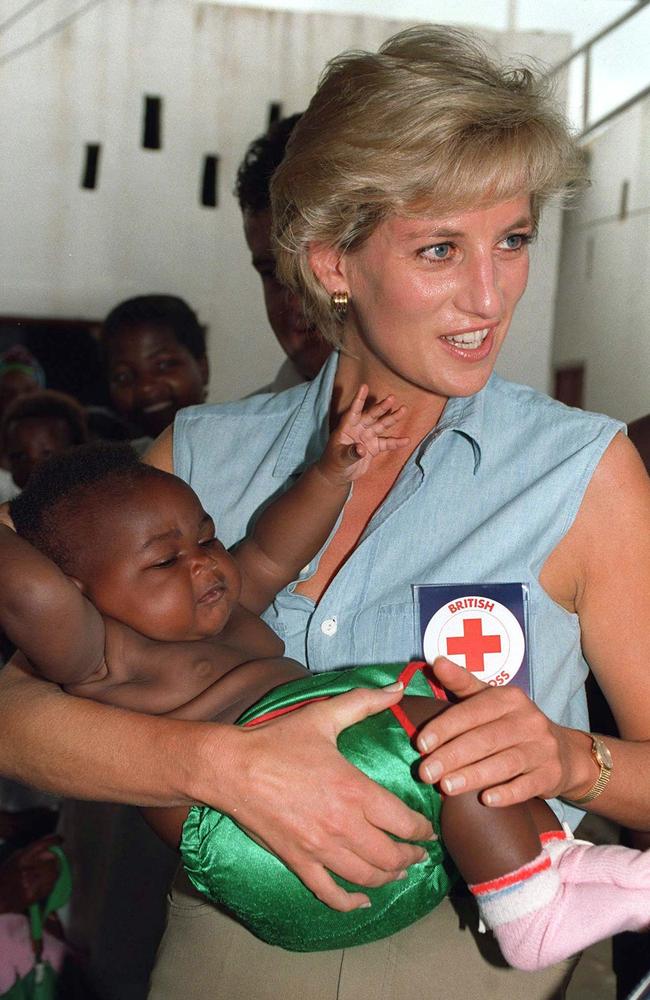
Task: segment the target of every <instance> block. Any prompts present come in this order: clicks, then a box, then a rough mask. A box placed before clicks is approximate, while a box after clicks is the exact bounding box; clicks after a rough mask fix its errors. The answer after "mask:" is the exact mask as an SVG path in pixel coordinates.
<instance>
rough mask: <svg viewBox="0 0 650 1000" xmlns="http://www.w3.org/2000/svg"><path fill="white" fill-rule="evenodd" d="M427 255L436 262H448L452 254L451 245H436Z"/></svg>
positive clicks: (430, 248) (429, 249)
mask: <svg viewBox="0 0 650 1000" xmlns="http://www.w3.org/2000/svg"><path fill="white" fill-rule="evenodd" d="M427 253H428V254H430V255H431V256H432V257H434V258H435V259H436V260H446V259H447V257H449V255H450V253H451V244H450V243H436V244H435V245H434V246H432V247H429V248H428V250H427Z"/></svg>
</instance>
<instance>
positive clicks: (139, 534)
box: [82, 476, 241, 642]
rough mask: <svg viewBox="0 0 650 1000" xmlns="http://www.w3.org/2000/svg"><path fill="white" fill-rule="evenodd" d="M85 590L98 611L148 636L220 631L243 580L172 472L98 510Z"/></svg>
mask: <svg viewBox="0 0 650 1000" xmlns="http://www.w3.org/2000/svg"><path fill="white" fill-rule="evenodd" d="M84 566H86V567H87V571H86V570H85V569H84V575H85V576H86V579H84V580H83V581H82V582H83V584H84V592H85V593H86V595H87V596H88V598H89V599H90V600H91V601H92V602H93V604H94V605H95V606H96V607H97V609H98V610H99V611H101V612H102V614H105V615H108V616H109V617H111V618H115V619H117V620H118V621H121V622H123V623H124V624H126V625H129V626H130V627H131V628H133V629H135V630H136V631H137V632H140V633H141V634H142V635H146V636H148V637H149V638H151V639H158V640H161V641H165V642H174V641H181V640H190V639H205V638H207V637H209V636H211V635H216V634H217V633H218V632H220V631H221V630H222V629H223V627H224V625H225V624H226V622H227V621H228V618H229V617H230V613H231V611H232V609H233V607H234V605H235V604H236V603H237V600H238V599H239V593H240V589H241V577H240V575H239V570H238V569H237V565H236V563H235V561H234V560H233V558H232V556H230V555H229V554H228V552H226V550H225V549H224V547H223V545H222V544H221V542H220V541H219V540H218V539H217V538H215V536H214V525H213V523H212V519H211V518H210V517H208V515H207V514H206V513H205V511H204V510H203V508H202V507H201V504H200V503H199V500H198V497H197V496H196V494H195V493H194V492H193V490H191V489H190V487H189V486H187V484H186V483H184V482H182V481H181V480H180V479H177V478H176V477H174V476H167V477H165V478H163V477H160V478H159V477H156V478H153V477H151V478H147V479H144V480H142V481H141V482H140V483H138V484H137V486H136V487H135V489H134V490H133V491H132V492H131V493H130V494H129V495H128V496H126V497H125V498H124V500H123V501H120V502H118V503H115V504H112V505H111V507H110V508H109V509H108V510H107V511H106V512H104V511H102V517H101V527H100V529H99V537H98V538H97V544H96V545H94V546H93V552H91V553H89V558H88V559H87V560H85V561H84Z"/></svg>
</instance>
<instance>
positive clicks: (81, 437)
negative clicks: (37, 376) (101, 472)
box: [0, 389, 88, 453]
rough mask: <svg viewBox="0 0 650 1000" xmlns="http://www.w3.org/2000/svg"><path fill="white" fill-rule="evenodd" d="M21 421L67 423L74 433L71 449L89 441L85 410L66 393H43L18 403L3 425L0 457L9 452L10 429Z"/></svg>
mask: <svg viewBox="0 0 650 1000" xmlns="http://www.w3.org/2000/svg"><path fill="white" fill-rule="evenodd" d="M20 420H64V421H65V422H66V424H67V425H68V428H69V430H70V444H71V445H78V444H83V443H84V442H85V441H87V440H88V428H87V425H86V416H85V413H84V410H83V407H82V406H81V404H80V403H79V402H77V400H76V399H74V398H73V397H72V396H68V395H67V393H65V392H56V391H55V390H54V389H41V390H39V391H38V392H30V393H27V395H25V396H18V398H17V399H14V400H13V402H11V403H10V404H9V406H8V407H7V409H6V410H5V412H4V413H3V415H2V421H0V453H4V452H5V451H6V446H7V432H8V430H9V427H10V426H11V425H12V424H15V423H18V421H20Z"/></svg>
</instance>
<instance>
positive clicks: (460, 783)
mask: <svg viewBox="0 0 650 1000" xmlns="http://www.w3.org/2000/svg"><path fill="white" fill-rule="evenodd" d="M466 784H467V781H466V779H465V778H464V777H463V776H462V774H459V775H458V777H456V778H445V780H444V781H443V782H442V787H443V789H444V790H445V792H457V791H458V790H459V789H460V788H464V787H465V785H466Z"/></svg>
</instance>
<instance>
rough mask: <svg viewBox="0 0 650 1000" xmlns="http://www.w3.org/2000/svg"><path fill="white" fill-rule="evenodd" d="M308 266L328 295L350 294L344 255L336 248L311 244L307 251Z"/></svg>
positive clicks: (321, 244)
mask: <svg viewBox="0 0 650 1000" xmlns="http://www.w3.org/2000/svg"><path fill="white" fill-rule="evenodd" d="M308 258H309V266H310V267H311V269H312V271H313V272H314V274H315V275H316V277H317V278H318V280H319V281H320V283H321V285H322V286H323V288H324V289H325V291H326V292H327V293H328V294H329V295H333V294H334V292H347V293H348V295H349V294H350V288H349V286H348V282H347V278H346V274H345V272H346V267H345V255H344V254H342V253H341V251H340V250H339V249H337V247H330V246H326V245H325V244H324V243H311V244H310V246H309V251H308Z"/></svg>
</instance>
